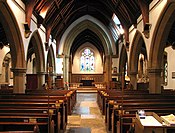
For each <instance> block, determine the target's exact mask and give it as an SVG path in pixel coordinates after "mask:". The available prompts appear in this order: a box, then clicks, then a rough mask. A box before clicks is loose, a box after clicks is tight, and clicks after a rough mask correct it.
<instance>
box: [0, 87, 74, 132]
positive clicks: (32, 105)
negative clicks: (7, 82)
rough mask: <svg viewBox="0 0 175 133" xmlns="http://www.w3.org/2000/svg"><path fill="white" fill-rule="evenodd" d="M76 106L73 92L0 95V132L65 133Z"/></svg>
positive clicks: (56, 91)
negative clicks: (69, 116)
mask: <svg viewBox="0 0 175 133" xmlns="http://www.w3.org/2000/svg"><path fill="white" fill-rule="evenodd" d="M75 102H76V90H45V91H42V92H41V93H28V94H3V95H0V132H4V131H8V133H9V132H19V133H22V132H24V133H39V132H40V133H61V132H64V131H65V129H66V125H67V121H68V115H70V114H71V113H72V109H73V106H74V104H75Z"/></svg>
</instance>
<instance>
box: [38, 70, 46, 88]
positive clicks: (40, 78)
mask: <svg viewBox="0 0 175 133" xmlns="http://www.w3.org/2000/svg"><path fill="white" fill-rule="evenodd" d="M45 75H46V72H37V77H38V88H39V89H42V85H43V84H45Z"/></svg>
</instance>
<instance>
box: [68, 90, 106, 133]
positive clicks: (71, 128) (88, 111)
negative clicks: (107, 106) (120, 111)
mask: <svg viewBox="0 0 175 133" xmlns="http://www.w3.org/2000/svg"><path fill="white" fill-rule="evenodd" d="M96 100H97V93H77V103H76V105H75V108H74V110H73V113H72V115H70V116H68V125H67V130H66V133H107V131H106V126H105V121H104V116H103V115H101V112H100V110H99V107H98V105H97V102H96Z"/></svg>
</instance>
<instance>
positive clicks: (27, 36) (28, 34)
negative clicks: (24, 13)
mask: <svg viewBox="0 0 175 133" xmlns="http://www.w3.org/2000/svg"><path fill="white" fill-rule="evenodd" d="M24 30H25V32H24V36H25V38H29V36H30V34H31V33H32V31H30V28H29V25H28V23H24Z"/></svg>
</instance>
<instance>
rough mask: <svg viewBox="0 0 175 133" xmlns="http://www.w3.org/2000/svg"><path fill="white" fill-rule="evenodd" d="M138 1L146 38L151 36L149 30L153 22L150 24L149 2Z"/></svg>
mask: <svg viewBox="0 0 175 133" xmlns="http://www.w3.org/2000/svg"><path fill="white" fill-rule="evenodd" d="M138 3H139V5H140V9H141V12H142V17H143V27H144V29H143V33H144V35H145V37H146V38H149V31H150V28H151V24H149V4H148V3H147V2H146V1H144V0H138Z"/></svg>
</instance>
